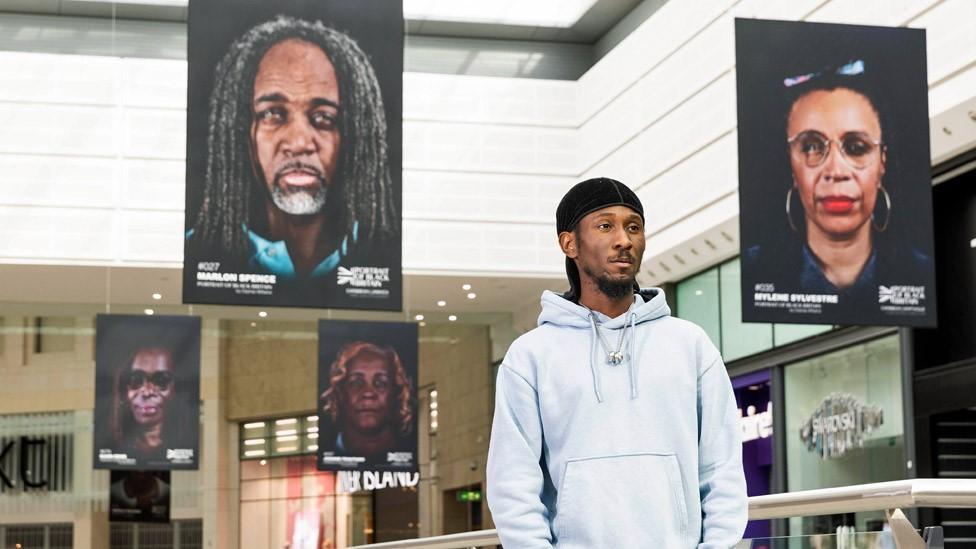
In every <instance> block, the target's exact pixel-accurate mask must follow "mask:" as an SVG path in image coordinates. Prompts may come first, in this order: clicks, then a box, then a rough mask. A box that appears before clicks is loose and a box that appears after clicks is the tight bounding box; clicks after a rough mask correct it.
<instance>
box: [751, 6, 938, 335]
mask: <svg viewBox="0 0 976 549" xmlns="http://www.w3.org/2000/svg"><path fill="white" fill-rule="evenodd" d="M735 37H736V71H737V78H736V85H737V102H738V136H739V227H740V240H741V246H742V250H741V252H742V256H741V260H742V319H743V321H746V322H789V323H804V324H841V325H896V326H918V327H929V326H934V325H935V322H936V311H935V266H934V265H935V262H934V257H933V254H934V245H933V237H932V196H931V190H932V188H931V185H932V183H931V176H930V162H929V133H928V132H929V126H928V85H927V81H926V64H925V61H926V58H925V31H924V30H919V29H905V28H886V27H865V26H854V25H835V24H823V23H801V22H787V21H762V20H755V19H737V20H736V25H735Z"/></svg>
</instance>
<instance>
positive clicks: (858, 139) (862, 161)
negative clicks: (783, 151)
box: [786, 130, 882, 170]
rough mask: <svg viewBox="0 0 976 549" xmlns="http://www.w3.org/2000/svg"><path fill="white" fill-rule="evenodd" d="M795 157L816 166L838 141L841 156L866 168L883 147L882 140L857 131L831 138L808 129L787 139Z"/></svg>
mask: <svg viewBox="0 0 976 549" xmlns="http://www.w3.org/2000/svg"><path fill="white" fill-rule="evenodd" d="M786 143H787V144H788V145H789V147H790V154H792V155H793V158H796V159H798V160H801V161H803V163H804V164H805V165H806V166H807V167H808V168H816V167H817V166H820V165H822V164H823V163H824V162H826V161H827V157H828V156H830V149H831V146H832V145H833V144H834V143H836V144H837V149H838V150H839V151H840V154H841V156H843V157H844V159H845V160H846V161H847V163H848V164H850V165H851V166H852V167H854V168H856V169H859V170H861V169H864V168H867V167H868V166H870V165H871V164H873V163H874V161H875V159H876V158H877V155H875V153H876V152H877V151H878V149H880V148H881V147H882V142H881V141H880V140H877V141H876V140H873V139H871V138H870V136H868V135H867V134H864V133H860V132H855V133H848V134H844V136H842V137H841V138H840V139H830V138H828V137H827V136H825V135H824V134H822V133H820V132H815V131H813V130H807V131H803V132H800V133H798V134H796V135H794V136H793V137H791V138H789V139H788V140H786Z"/></svg>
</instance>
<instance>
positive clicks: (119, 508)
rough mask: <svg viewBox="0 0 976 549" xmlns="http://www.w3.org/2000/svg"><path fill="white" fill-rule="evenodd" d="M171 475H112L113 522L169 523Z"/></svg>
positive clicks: (110, 503)
mask: <svg viewBox="0 0 976 549" xmlns="http://www.w3.org/2000/svg"><path fill="white" fill-rule="evenodd" d="M169 515H170V473H169V471H112V484H111V486H110V487H109V490H108V520H109V521H110V522H169Z"/></svg>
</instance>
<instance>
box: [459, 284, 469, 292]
mask: <svg viewBox="0 0 976 549" xmlns="http://www.w3.org/2000/svg"><path fill="white" fill-rule="evenodd" d="M461 289H462V290H464V291H465V292H466V291H468V290H470V289H471V285H470V284H462V285H461Z"/></svg>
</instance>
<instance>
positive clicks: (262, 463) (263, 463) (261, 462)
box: [258, 459, 268, 465]
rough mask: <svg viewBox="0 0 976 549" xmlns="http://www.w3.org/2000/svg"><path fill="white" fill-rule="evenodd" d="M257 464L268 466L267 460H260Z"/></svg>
mask: <svg viewBox="0 0 976 549" xmlns="http://www.w3.org/2000/svg"><path fill="white" fill-rule="evenodd" d="M258 463H260V464H261V465H267V464H268V460H266V459H262V460H261V461H259V462H258Z"/></svg>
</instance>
